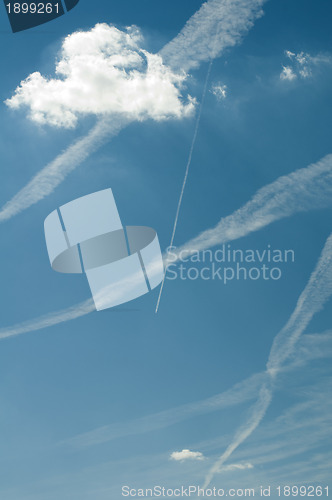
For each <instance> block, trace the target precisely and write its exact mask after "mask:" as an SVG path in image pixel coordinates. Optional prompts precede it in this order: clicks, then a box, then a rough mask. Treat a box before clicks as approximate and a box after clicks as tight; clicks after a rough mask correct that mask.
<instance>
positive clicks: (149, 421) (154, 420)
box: [60, 331, 332, 448]
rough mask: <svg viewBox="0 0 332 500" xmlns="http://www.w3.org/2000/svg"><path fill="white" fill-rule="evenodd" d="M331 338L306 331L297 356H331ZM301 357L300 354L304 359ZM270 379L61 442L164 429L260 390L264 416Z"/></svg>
mask: <svg viewBox="0 0 332 500" xmlns="http://www.w3.org/2000/svg"><path fill="white" fill-rule="evenodd" d="M331 340H332V331H327V332H325V333H324V334H314V335H303V337H302V339H301V340H300V341H299V346H298V347H299V355H297V356H296V360H297V361H300V362H301V363H302V365H305V364H306V363H308V362H310V361H312V360H313V359H320V358H323V357H325V356H328V355H329V354H330V353H331ZM298 358H300V360H299V359H298ZM297 367H298V364H296V363H294V361H293V359H292V362H291V363H290V364H289V365H287V366H285V367H283V368H282V370H283V372H284V373H287V372H289V371H290V370H292V369H297ZM268 381H269V375H268V374H267V372H261V373H257V374H254V375H252V376H251V377H248V378H247V379H245V380H243V381H241V382H239V383H237V384H235V385H234V386H233V387H231V388H230V389H228V390H227V391H224V392H222V393H220V394H217V395H216V396H212V397H210V398H207V399H204V400H201V401H195V402H194V403H188V404H184V405H181V406H178V407H176V408H171V409H169V410H164V411H161V412H159V413H154V414H151V415H146V416H143V417H141V418H137V419H134V420H129V421H126V422H115V423H112V424H109V425H105V426H103V427H99V428H97V429H94V430H92V431H89V432H85V433H83V434H79V435H77V436H75V437H73V438H71V439H67V440H65V441H63V442H61V443H60V444H61V445H64V446H68V447H70V448H85V447H88V446H95V445H98V444H102V443H106V442H109V441H112V440H113V439H120V438H123V437H126V436H131V435H137V434H144V433H148V432H152V431H155V430H160V429H164V428H166V427H169V426H171V425H174V424H176V423H178V422H182V421H184V420H187V419H189V418H194V417H196V416H199V415H204V414H208V413H211V412H213V411H220V410H222V409H224V408H230V407H234V406H237V405H241V404H244V403H246V402H248V401H251V400H253V399H255V398H256V397H257V394H259V402H258V403H255V405H254V406H253V408H256V409H257V412H258V407H259V409H260V411H259V416H262V415H263V409H264V404H263V403H262V401H263V402H264V401H265V403H266V402H267V401H268V391H269V388H268V387H267V386H266V391H265V390H264V391H263V390H262V386H263V384H264V383H266V382H268ZM259 405H260V406H259ZM266 408H267V407H266ZM255 415H256V412H254V411H253V410H251V416H252V417H255ZM254 422H258V418H257V417H256V418H255V419H254V420H252V425H253V423H254ZM247 429H248V428H247V427H246V428H245V429H244V431H245V432H247ZM237 435H238V436H240V435H242V433H240V432H239V433H238V434H237ZM238 440H239V438H238Z"/></svg>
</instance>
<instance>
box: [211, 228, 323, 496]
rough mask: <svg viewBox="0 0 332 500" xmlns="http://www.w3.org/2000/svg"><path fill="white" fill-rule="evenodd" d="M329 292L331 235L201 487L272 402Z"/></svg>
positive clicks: (256, 425)
mask: <svg viewBox="0 0 332 500" xmlns="http://www.w3.org/2000/svg"><path fill="white" fill-rule="evenodd" d="M331 295H332V234H331V235H330V236H329V237H328V239H327V241H326V243H325V246H324V248H323V251H322V253H321V256H320V258H319V260H318V263H317V265H316V268H315V270H314V271H313V273H312V274H311V276H310V279H309V281H308V283H307V285H306V287H305V288H304V290H303V292H302V293H301V295H300V297H299V299H298V302H297V305H296V307H295V309H294V312H293V314H292V315H291V317H290V318H289V320H288V321H287V323H286V325H285V326H284V327H283V329H282V330H281V331H280V332H279V333H278V334H277V336H276V337H275V339H274V341H273V345H272V348H271V351H270V355H269V358H268V362H267V365H266V378H267V380H266V382H264V384H263V385H262V388H261V391H260V395H259V398H258V400H257V402H256V403H255V404H254V405H253V407H252V408H251V415H250V417H249V419H248V420H247V422H246V423H245V424H244V425H243V426H241V428H240V429H239V430H238V432H237V433H236V435H235V437H234V439H233V441H232V442H231V444H230V445H229V446H228V447H227V449H226V450H225V452H224V453H223V454H222V455H221V457H219V459H218V460H217V461H216V462H215V464H214V465H213V467H212V468H211V469H210V471H209V472H208V474H207V476H206V478H205V482H204V487H205V488H206V487H207V486H208V485H209V484H210V483H211V481H212V479H213V477H214V475H215V474H216V473H218V471H219V470H220V467H221V466H222V464H223V463H224V462H225V461H226V460H227V459H228V458H229V457H230V456H231V454H232V453H233V452H234V451H235V450H236V449H237V448H238V447H239V446H240V445H241V444H242V443H243V442H244V441H245V440H246V439H247V438H248V437H249V436H250V435H251V434H252V433H253V432H254V430H255V429H256V428H257V427H258V425H259V424H260V422H261V421H262V419H263V418H264V416H265V414H266V411H267V409H268V407H269V406H270V403H271V401H272V396H273V383H274V380H275V378H276V376H277V375H278V373H279V371H280V370H281V368H282V365H283V364H284V362H285V361H286V360H287V359H288V358H289V356H290V355H291V354H292V353H293V351H294V347H295V345H296V343H297V342H298V340H299V338H300V336H301V335H302V333H303V332H304V330H305V329H306V327H307V326H308V324H309V323H310V321H311V320H312V318H313V316H314V315H315V314H316V313H317V312H319V311H320V310H321V309H322V308H323V307H324V305H325V304H326V302H327V301H328V300H329V298H330V297H331Z"/></svg>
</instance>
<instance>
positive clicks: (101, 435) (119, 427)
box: [62, 373, 265, 448]
mask: <svg viewBox="0 0 332 500" xmlns="http://www.w3.org/2000/svg"><path fill="white" fill-rule="evenodd" d="M263 377H265V375H263V374H259V373H258V374H255V375H253V376H252V377H249V378H248V379H246V380H244V381H242V382H240V383H238V384H236V385H234V387H232V388H231V389H229V390H227V391H225V392H222V393H220V394H217V395H216V396H212V397H210V398H207V399H204V400H202V401H196V402H194V403H189V404H185V405H181V406H178V407H177V408H171V409H169V410H165V411H162V412H159V413H154V414H152V415H147V416H144V417H141V418H138V419H135V420H129V421H127V422H117V423H114V424H110V425H106V426H104V427H100V428H98V429H94V430H92V431H90V432H86V433H84V434H80V435H78V436H75V437H73V438H71V439H69V440H67V441H65V442H64V443H62V444H64V445H66V446H70V447H73V448H82V447H86V446H94V445H98V444H101V443H106V442H108V441H112V440H113V439H118V438H121V437H124V436H130V435H136V434H144V433H146V432H151V431H153V430H158V429H163V428H166V427H169V426H171V425H174V424H176V423H178V422H181V421H184V420H186V419H188V418H193V417H195V416H198V415H204V414H206V413H210V412H213V411H218V410H220V409H222V408H230V407H233V406H236V405H238V404H243V403H244V402H246V401H252V400H253V399H255V398H256V397H257V394H258V390H259V387H260V385H261V384H262V380H263Z"/></svg>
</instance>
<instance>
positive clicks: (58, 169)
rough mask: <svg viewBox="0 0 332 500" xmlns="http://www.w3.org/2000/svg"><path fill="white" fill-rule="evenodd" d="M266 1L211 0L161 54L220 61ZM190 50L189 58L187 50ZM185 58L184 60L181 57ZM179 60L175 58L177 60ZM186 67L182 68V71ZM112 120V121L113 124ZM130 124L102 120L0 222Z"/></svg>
mask: <svg viewBox="0 0 332 500" xmlns="http://www.w3.org/2000/svg"><path fill="white" fill-rule="evenodd" d="M262 3H263V0H236V1H232V2H230V1H229V0H208V1H207V2H205V3H204V4H203V5H202V7H201V8H200V9H199V10H198V11H197V12H196V14H194V15H193V16H192V17H191V18H190V19H189V21H188V22H187V24H186V25H185V27H184V28H183V30H182V31H181V32H180V33H179V35H178V36H177V37H175V39H174V40H173V41H171V42H169V43H168V44H167V45H166V46H165V47H164V48H163V49H162V50H161V51H160V52H159V54H160V55H161V56H162V57H163V60H164V61H165V63H166V64H168V65H169V66H171V67H172V66H174V68H175V67H176V66H177V63H178V62H179V60H180V59H182V63H183V64H184V62H185V61H189V60H190V61H191V64H190V65H189V66H190V67H197V66H198V65H199V64H200V63H201V62H203V61H207V60H212V59H213V58H215V57H217V56H218V55H219V54H220V53H221V51H222V49H223V48H225V47H227V46H233V45H235V44H236V43H237V42H238V41H239V40H240V38H241V33H244V32H246V31H247V30H248V29H249V28H250V27H251V26H252V24H253V21H254V19H256V18H257V17H259V15H260V14H261V11H260V9H259V6H260V5H261V4H262ZM221 21H223V22H224V23H225V25H224V26H223V28H222V29H221V30H220V33H219V34H218V39H217V45H218V46H219V45H220V50H218V49H217V47H216V42H215V40H214V39H213V40H212V41H211V33H215V32H216V31H217V26H218V23H220V22H221ZM189 48H190V54H189V53H188V49H189ZM181 54H182V56H181ZM175 56H176V57H175ZM183 69H184V67H182V68H181V70H182V71H183ZM111 120H113V121H111ZM130 121H131V120H129V119H123V120H122V121H121V120H120V119H119V118H118V117H117V116H116V117H114V116H112V117H109V118H108V119H107V118H106V119H101V120H99V121H98V122H97V124H96V125H95V127H93V128H92V129H91V131H90V132H89V133H88V134H87V135H86V136H85V137H83V138H81V139H79V140H77V141H76V142H74V144H72V145H71V146H69V147H68V148H67V150H66V151H64V152H63V153H61V154H60V155H59V156H58V157H57V158H55V159H54V160H53V161H52V162H51V163H49V164H48V165H47V166H46V167H44V168H43V169H42V170H41V171H40V172H39V173H38V174H37V175H36V176H35V177H34V178H33V179H32V180H31V181H30V182H29V183H28V184H27V185H26V186H25V187H24V188H22V189H21V190H20V191H19V192H18V193H17V194H16V195H15V196H14V197H13V198H12V199H11V200H9V201H8V202H7V203H6V204H5V205H4V206H3V207H2V209H1V210H0V222H4V221H6V220H8V219H10V218H11V217H14V216H15V215H17V214H19V213H20V212H22V211H23V210H26V209H27V208H29V207H30V206H31V205H34V204H35V203H37V202H38V201H40V200H42V199H43V198H45V197H46V196H48V195H49V194H50V193H52V192H53V191H54V189H55V188H56V187H57V186H58V185H59V184H60V183H61V182H62V181H63V180H64V179H65V177H66V176H67V175H68V174H69V173H70V172H72V171H73V170H74V169H75V168H76V167H77V166H78V165H80V164H81V163H82V162H83V161H84V160H86V158H88V157H89V156H90V155H91V154H92V153H93V152H95V151H96V150H97V149H98V148H99V147H100V146H101V145H102V144H103V143H105V142H106V140H107V139H108V138H110V137H112V136H114V135H116V134H117V133H118V132H119V131H120V130H121V129H122V128H124V127H125V126H126V125H127V124H128V123H129V122H130Z"/></svg>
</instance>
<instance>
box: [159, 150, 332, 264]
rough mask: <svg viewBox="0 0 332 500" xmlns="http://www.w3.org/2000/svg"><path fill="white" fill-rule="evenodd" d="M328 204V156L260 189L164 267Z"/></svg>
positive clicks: (331, 186)
mask: <svg viewBox="0 0 332 500" xmlns="http://www.w3.org/2000/svg"><path fill="white" fill-rule="evenodd" d="M331 204H332V154H329V155H326V156H325V157H324V158H322V159H321V160H319V161H318V162H317V163H313V164H311V165H309V166H308V167H305V168H301V169H299V170H296V171H295V172H292V173H291V174H288V175H284V176H282V177H279V178H278V179H277V180H276V181H274V182H272V183H271V184H268V185H266V186H264V187H263V188H261V189H259V190H258V191H257V192H256V194H255V195H254V196H253V197H252V199H251V200H250V201H249V202H248V203H246V204H245V205H243V206H242V207H241V208H239V209H238V210H236V211H235V212H233V213H232V214H231V215H228V216H226V217H223V218H222V219H221V220H220V221H219V222H218V224H217V225H216V226H215V227H213V228H210V229H207V230H205V231H203V232H202V233H200V234H199V235H198V236H196V237H195V238H193V239H191V240H189V241H188V242H187V243H185V244H184V245H182V246H180V247H179V248H177V249H175V250H172V254H173V257H172V260H171V259H170V258H167V256H166V257H165V259H164V262H165V266H167V265H169V264H170V263H174V262H176V261H177V260H180V259H181V258H186V257H189V256H190V255H191V254H193V253H195V252H199V251H202V250H206V249H207V248H212V247H214V246H216V245H218V244H220V243H227V242H229V241H233V240H237V239H239V238H242V237H244V236H246V235H248V234H250V233H252V232H254V231H258V230H260V229H262V228H264V227H265V226H268V225H269V224H271V223H272V222H275V221H277V220H280V219H284V218H286V217H290V216H292V215H295V214H297V213H301V212H306V211H308V210H314V209H316V210H318V209H322V208H327V207H330V206H331ZM175 256H176V257H175Z"/></svg>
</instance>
